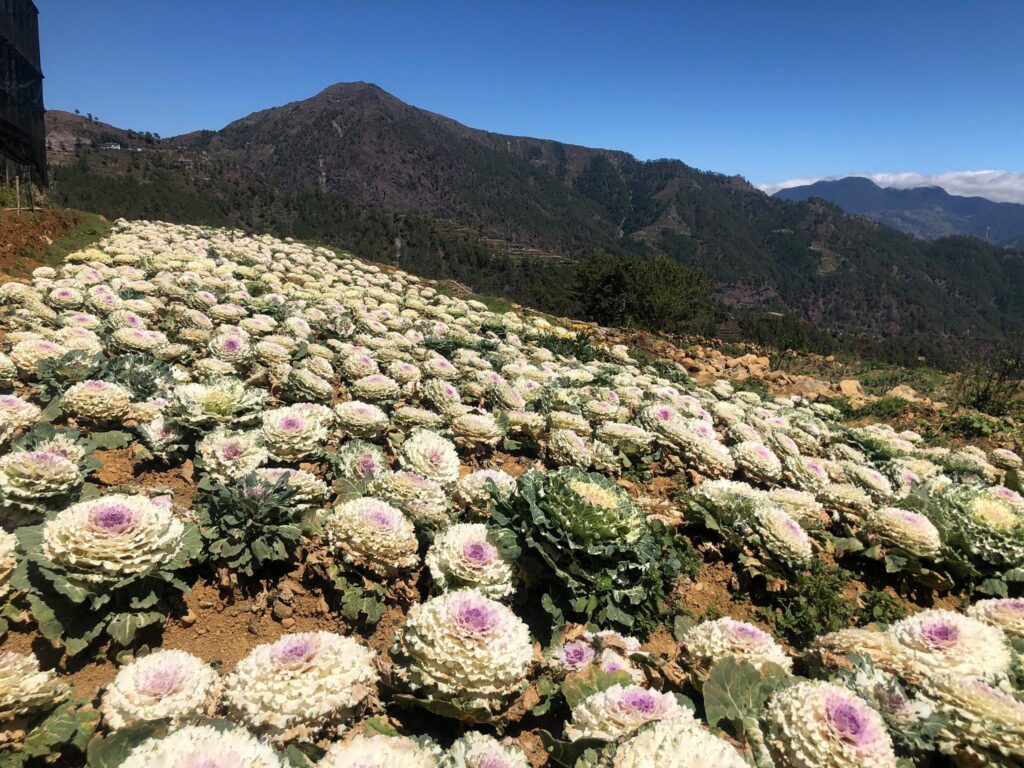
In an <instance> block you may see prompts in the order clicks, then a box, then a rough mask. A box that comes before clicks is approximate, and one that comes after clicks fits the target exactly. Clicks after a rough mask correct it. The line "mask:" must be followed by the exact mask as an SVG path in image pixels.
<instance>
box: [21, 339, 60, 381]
mask: <svg viewBox="0 0 1024 768" xmlns="http://www.w3.org/2000/svg"><path fill="white" fill-rule="evenodd" d="M65 352H67V349H66V348H65V347H63V346H61V345H60V344H56V343H54V342H52V341H46V340H45V339H39V338H35V339H26V340H25V341H19V342H18V343H17V344H15V345H14V348H13V349H12V350H11V361H12V362H13V363H14V364H15V365H16V366H17V368H18V371H20V372H21V373H22V374H23V375H24V376H28V377H31V376H35V374H36V372H37V371H38V370H39V364H40V363H41V362H43V360H51V359H53V358H56V357H60V356H61V355H63V354H64V353H65Z"/></svg>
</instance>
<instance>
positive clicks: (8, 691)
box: [0, 651, 71, 743]
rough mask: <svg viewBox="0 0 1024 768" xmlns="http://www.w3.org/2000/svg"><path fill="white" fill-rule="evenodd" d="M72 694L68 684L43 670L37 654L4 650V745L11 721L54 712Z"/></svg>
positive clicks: (0, 700) (0, 684)
mask: <svg viewBox="0 0 1024 768" xmlns="http://www.w3.org/2000/svg"><path fill="white" fill-rule="evenodd" d="M70 695H71V689H70V687H69V686H68V685H67V683H66V682H64V680H63V679H61V678H60V677H59V676H58V675H57V673H56V672H54V671H53V670H47V671H45V672H44V671H43V670H41V669H40V668H39V661H38V660H37V659H36V657H35V656H34V655H32V654H22V653H15V652H13V651H0V743H3V729H4V725H5V723H6V722H7V721H9V720H13V719H14V718H16V717H24V716H27V715H34V714H37V713H40V712H45V711H48V710H50V709H53V708H54V707H55V706H56V705H57V704H59V703H60V702H62V701H64V700H66V699H67V698H68V697H69V696H70Z"/></svg>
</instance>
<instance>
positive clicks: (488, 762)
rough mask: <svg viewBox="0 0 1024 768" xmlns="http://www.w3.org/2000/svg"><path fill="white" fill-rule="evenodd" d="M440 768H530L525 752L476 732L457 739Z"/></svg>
mask: <svg viewBox="0 0 1024 768" xmlns="http://www.w3.org/2000/svg"><path fill="white" fill-rule="evenodd" d="M438 768H530V763H529V762H528V761H527V759H526V755H525V754H523V751H522V750H521V749H519V748H518V747H515V746H505V745H504V744H502V743H501V742H500V741H498V740H497V739H496V738H494V737H493V736H488V735H486V734H483V733H478V732H476V731H470V732H469V733H467V734H465V735H464V736H461V737H460V738H458V739H456V740H455V742H454V743H453V744H452V745H451V746H450V747H449V748H448V751H447V752H446V753H445V754H444V756H443V757H442V758H441V761H440V763H439V764H438Z"/></svg>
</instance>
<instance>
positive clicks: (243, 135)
mask: <svg viewBox="0 0 1024 768" xmlns="http://www.w3.org/2000/svg"><path fill="white" fill-rule="evenodd" d="M71 117H74V116H71ZM47 119H48V121H49V124H51V125H56V124H57V123H58V122H61V123H63V124H65V125H66V124H67V122H68V120H69V119H70V118H69V116H68V115H67V113H49V115H48V118H47ZM79 120H84V118H79ZM136 135H138V134H136ZM52 159H53V162H54V163H55V164H56V165H57V168H55V185H54V189H55V193H54V194H55V196H56V198H57V199H58V201H59V202H61V203H63V204H65V205H70V206H78V207H83V208H86V209H88V210H97V211H98V212H101V213H104V214H105V215H108V216H121V215H123V216H129V217H131V216H149V217H160V218H165V219H170V220H176V221H196V222H202V223H210V224H232V225H236V226H243V227H248V228H252V229H256V230H265V231H270V232H273V233H275V234H278V235H283V236H292V237H297V238H302V239H309V240H317V241H321V242H328V243H331V244H333V245H336V246H340V247H345V248H348V249H350V250H352V251H353V252H355V253H358V254H360V255H363V256H366V257H369V258H376V259H380V260H385V261H396V262H398V263H401V264H402V266H404V267H406V268H408V269H411V270H413V271H419V272H421V273H423V274H425V275H427V276H430V277H442V278H444V277H454V278H456V279H458V280H461V281H463V282H466V283H469V284H470V285H472V286H473V287H474V288H476V289H477V290H486V291H490V292H494V293H502V294H504V295H510V296H512V297H513V298H515V299H518V300H521V301H526V302H529V303H533V304H535V305H540V306H541V307H542V308H547V309H550V310H551V311H564V312H569V311H571V310H572V308H573V305H572V296H571V292H570V291H569V290H568V288H567V286H569V285H570V283H571V274H570V273H571V271H572V264H573V263H574V260H575V259H576V258H578V257H580V256H582V255H584V254H586V253H588V252H590V251H591V250H593V249H603V250H605V251H608V252H610V253H613V254H614V253H624V254H625V253H633V254H643V253H660V254H664V255H667V256H670V257H672V258H674V259H677V260H678V261H680V262H683V263H685V264H687V265H690V266H695V267H699V268H701V269H703V270H704V271H705V272H706V273H707V274H708V275H709V277H710V278H711V280H712V284H713V286H714V290H715V297H716V298H717V299H718V300H720V301H721V302H722V303H723V304H724V305H725V306H727V307H729V308H731V309H730V311H732V312H736V313H742V312H747V311H752V310H758V311H759V310H771V311H782V312H787V313H791V314H794V315H796V316H798V317H800V318H803V319H804V320H806V321H808V322H810V323H813V324H815V325H816V326H817V327H820V328H825V329H829V330H832V331H837V332H842V333H844V334H848V335H854V336H860V337H870V338H879V337H885V336H900V337H902V338H907V339H917V340H926V341H936V342H939V341H942V342H946V341H949V340H955V339H958V338H963V337H964V336H965V335H967V334H970V335H971V336H972V337H973V338H997V337H1001V336H1003V335H1004V334H1006V333H1008V332H1011V331H1013V330H1014V329H1017V328H1020V327H1022V326H1024V291H1021V290H1020V286H1021V285H1022V284H1024V257H1022V256H1021V255H1020V254H1017V253H1013V252H1009V251H1006V250H1005V249H1002V248H996V247H993V246H991V245H988V244H986V243H983V242H981V241H979V240H974V239H968V238H953V239H948V238H947V239H942V240H937V241H934V242H930V243H929V242H923V241H920V240H917V239H915V238H913V237H910V236H908V235H905V234H903V233H901V232H898V231H896V230H894V229H891V228H889V227H886V226H882V225H879V224H878V223H876V222H873V221H870V220H868V219H865V218H863V217H861V216H853V215H849V214H847V213H844V212H843V211H842V210H841V209H840V208H839V207H837V206H835V205H833V204H830V203H827V202H824V201H821V200H809V201H805V202H796V203H794V202H789V201H786V200H782V199H778V198H772V197H769V196H768V195H765V194H764V193H762V192H760V191H759V190H757V189H755V188H754V187H753V186H751V185H750V184H749V183H748V182H747V181H745V180H744V179H742V178H740V177H737V176H727V175H723V174H718V173H712V172H707V171H701V170H698V169H695V168H692V167H690V166H687V165H686V164H684V163H683V162H681V161H679V160H654V161H640V160H637V159H636V158H634V157H633V156H631V155H629V154H628V153H625V152H619V151H614V150H606V149H592V148H587V147H580V146H574V145H570V144H563V143H559V142H556V141H549V140H544V139H535V138H527V137H516V136H505V135H502V134H496V133H490V132H487V131H482V130H478V129H474V128H469V127H467V126H464V125H462V124H461V123H458V122H456V121H454V120H451V119H449V118H447V117H444V116H442V115H438V114H435V113H432V112H428V111H426V110H422V109H418V108H416V107H413V106H410V105H408V104H405V103H403V102H401V101H400V100H398V99H397V98H395V97H394V96H392V95H390V94H388V93H386V92H385V91H383V90H381V89H380V88H378V87H377V86H374V85H370V84H367V83H346V84H339V85H335V86H332V87H330V88H327V89H326V90H324V91H323V92H321V93H319V94H317V95H316V96H314V97H312V98H310V99H306V100H304V101H297V102H293V103H290V104H286V105H284V106H282V107H276V108H273V109H268V110H264V111H261V112H256V113H254V114H252V115H249V116H248V117H245V118H242V119H240V120H238V121H235V122H233V123H231V124H229V125H227V126H225V127H224V128H223V129H221V130H217V131H197V132H194V133H191V134H186V135H184V136H178V137H173V138H169V139H164V140H161V141H159V142H156V144H155V146H154V147H153V148H152V149H147V151H143V152H137V153H128V152H123V151H122V152H113V151H107V150H100V149H92V148H90V147H87V146H86V147H80V148H79V149H78V150H76V151H64V152H55V153H53V157H52Z"/></svg>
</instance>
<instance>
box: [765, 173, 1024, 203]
mask: <svg viewBox="0 0 1024 768" xmlns="http://www.w3.org/2000/svg"><path fill="white" fill-rule="evenodd" d="M846 176H863V177H865V178H868V179H871V180H872V181H873V182H875V183H876V184H878V186H880V187H895V188H897V189H910V188H911V187H942V188H943V189H944V190H946V191H947V192H949V194H951V195H964V196H968V197H970V196H977V197H984V198H987V199H989V200H995V201H996V202H999V203H1024V173H1018V172H1013V171H949V172H947V173H932V174H925V173H909V172H903V173H847V174H843V175H842V176H815V177H813V178H807V179H788V180H786V181H780V182H776V183H774V184H759V185H758V188H759V189H761V190H763V191H764V192H767V193H768V194H769V195H772V194H775V193H776V192H778V191H779V190H780V189H789V188H790V187H799V186H803V185H804V184H813V183H814V182H816V181H822V180H832V179H842V178H845V177H846Z"/></svg>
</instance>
